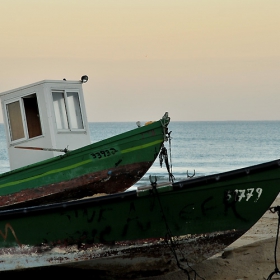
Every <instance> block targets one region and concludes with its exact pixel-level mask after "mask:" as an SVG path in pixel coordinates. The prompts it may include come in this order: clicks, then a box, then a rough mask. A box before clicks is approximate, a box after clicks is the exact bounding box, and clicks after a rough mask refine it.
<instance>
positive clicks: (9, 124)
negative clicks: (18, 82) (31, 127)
mask: <svg viewBox="0 0 280 280" xmlns="http://www.w3.org/2000/svg"><path fill="white" fill-rule="evenodd" d="M14 102H19V105H20V114H21V120H22V125H23V133H24V137H23V138H19V139H16V140H13V139H12V135H11V133H12V127H11V122H10V115H9V111H8V110H7V105H9V104H11V103H14ZM4 105H5V115H6V117H7V120H8V122H7V125H8V131H9V140H10V143H17V142H22V141H24V140H27V139H29V135H28V129H27V125H26V117H25V110H24V105H23V99H22V97H19V98H15V99H12V100H9V101H6V102H5V103H4Z"/></svg>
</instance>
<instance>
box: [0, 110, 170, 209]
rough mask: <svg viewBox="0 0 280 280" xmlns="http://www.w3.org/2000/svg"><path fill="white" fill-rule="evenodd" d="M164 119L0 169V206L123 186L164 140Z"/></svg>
mask: <svg viewBox="0 0 280 280" xmlns="http://www.w3.org/2000/svg"><path fill="white" fill-rule="evenodd" d="M169 120H170V119H169V117H168V116H167V114H165V115H164V117H163V118H162V119H161V120H159V121H156V122H153V123H151V124H149V125H146V126H142V127H139V128H136V129H133V130H131V131H128V132H125V133H122V134H119V135H116V136H114V137H111V138H108V139H105V140H102V141H100V142H97V143H93V144H91V145H88V146H85V147H83V148H80V149H77V150H73V151H70V152H67V153H65V154H64V155H61V156H58V157H55V158H52V159H48V160H45V161H42V162H39V163H36V164H32V165H29V166H26V167H23V168H19V169H16V170H13V171H10V172H7V173H4V174H1V175H0V207H2V209H3V208H9V207H10V208H11V207H19V206H20V207H22V206H29V205H38V204H43V203H53V202H55V201H63V200H70V199H76V198H81V197H85V196H90V195H93V194H96V193H107V194H110V193H116V192H122V191H124V190H126V189H128V188H129V187H131V186H132V185H133V184H135V183H136V182H137V181H138V180H140V179H141V178H142V176H143V175H144V174H145V173H146V172H147V170H148V169H149V168H150V167H151V165H152V164H153V163H154V161H155V159H156V158H157V156H158V154H159V152H160V150H161V147H162V144H163V143H164V141H166V140H167V133H168V132H167V126H168V124H169ZM26 153H27V155H28V151H27V152H26ZM16 205H17V206H16Z"/></svg>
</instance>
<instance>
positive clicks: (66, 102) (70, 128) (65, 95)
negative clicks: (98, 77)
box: [51, 89, 86, 132]
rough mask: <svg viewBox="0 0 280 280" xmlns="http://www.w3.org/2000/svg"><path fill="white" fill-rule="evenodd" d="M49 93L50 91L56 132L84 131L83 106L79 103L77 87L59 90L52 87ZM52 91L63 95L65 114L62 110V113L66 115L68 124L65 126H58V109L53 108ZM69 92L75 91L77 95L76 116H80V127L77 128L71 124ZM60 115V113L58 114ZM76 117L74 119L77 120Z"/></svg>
mask: <svg viewBox="0 0 280 280" xmlns="http://www.w3.org/2000/svg"><path fill="white" fill-rule="evenodd" d="M51 93H52V102H53V110H54V117H55V123H56V129H57V131H58V132H69V131H77V132H80V131H82V132H84V131H85V130H86V129H85V122H84V113H83V111H84V110H83V107H82V104H81V98H80V92H79V90H78V89H67V90H61V89H52V90H51ZM54 93H61V94H62V96H63V100H64V105H65V110H66V111H65V114H64V112H63V115H65V116H66V123H67V125H68V127H67V128H59V127H58V123H57V121H58V111H57V110H56V108H55V103H54V98H53V94H54ZM69 93H76V94H77V97H78V105H79V109H80V110H79V116H78V118H80V124H81V128H77V127H74V126H73V122H74V121H73V118H72V115H73V114H71V111H72V110H71V107H73V106H71V104H70V101H69V97H68V94H69ZM60 115H61V114H60ZM78 118H76V120H78Z"/></svg>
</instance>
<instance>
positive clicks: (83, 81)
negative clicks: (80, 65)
mask: <svg viewBox="0 0 280 280" xmlns="http://www.w3.org/2000/svg"><path fill="white" fill-rule="evenodd" d="M87 81H88V76H87V75H84V76H82V78H81V82H82V83H86V82H87Z"/></svg>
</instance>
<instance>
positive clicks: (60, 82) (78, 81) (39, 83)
mask: <svg viewBox="0 0 280 280" xmlns="http://www.w3.org/2000/svg"><path fill="white" fill-rule="evenodd" d="M47 83H49V84H50V83H52V84H62V83H65V84H77V83H82V82H81V81H80V80H77V81H73V80H69V81H67V80H42V81H39V82H36V83H32V84H28V85H25V86H21V87H18V88H14V89H10V90H8V91H4V92H1V93H0V96H4V95H7V94H10V93H11V92H15V91H19V90H22V89H27V88H31V87H34V86H38V85H41V84H47Z"/></svg>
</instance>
